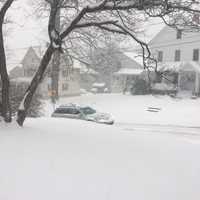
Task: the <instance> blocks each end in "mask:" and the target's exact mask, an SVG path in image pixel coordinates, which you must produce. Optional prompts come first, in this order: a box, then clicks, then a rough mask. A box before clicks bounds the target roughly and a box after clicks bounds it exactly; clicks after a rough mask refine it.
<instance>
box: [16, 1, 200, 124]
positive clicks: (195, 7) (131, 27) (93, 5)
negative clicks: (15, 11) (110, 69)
mask: <svg viewBox="0 0 200 200" xmlns="http://www.w3.org/2000/svg"><path fill="white" fill-rule="evenodd" d="M46 3H47V4H48V5H49V11H50V14H49V23H48V32H49V39H50V44H49V46H48V48H47V50H46V52H45V54H44V56H43V58H42V60H41V63H40V66H39V68H38V71H37V73H36V74H35V76H34V78H33V80H32V82H31V84H30V86H29V88H28V89H27V91H26V93H25V96H24V99H23V101H22V102H21V106H20V108H19V111H18V116H17V122H18V124H19V125H20V126H22V125H23V123H24V120H25V118H26V113H27V109H28V108H29V106H30V102H31V100H32V96H33V94H34V93H35V91H36V89H37V87H38V85H39V83H40V82H41V81H42V78H43V75H44V72H45V70H46V68H47V66H48V63H49V62H50V60H51V57H52V55H53V53H54V52H55V51H57V50H59V51H60V52H62V50H63V48H62V45H63V44H64V43H66V42H67V41H68V39H69V38H70V37H72V36H77V35H78V36H79V35H81V31H80V30H82V29H83V30H84V29H90V34H91V36H92V35H93V34H94V35H95V32H97V31H99V30H101V31H106V32H109V33H112V34H121V35H124V36H129V37H131V38H132V39H134V40H135V41H136V42H137V43H139V44H140V46H141V48H142V52H143V54H142V56H143V65H144V68H147V69H148V68H149V67H152V66H149V65H148V63H150V62H149V60H152V61H154V58H153V57H152V56H151V52H150V50H149V48H148V45H147V44H146V43H145V42H143V41H141V40H140V39H138V38H137V35H136V32H135V27H136V26H137V23H138V21H140V19H141V18H142V17H143V16H145V17H159V18H162V19H163V21H164V22H166V23H167V24H170V25H174V26H175V25H176V21H175V22H173V21H172V19H174V18H175V17H176V16H178V15H179V14H182V15H187V16H188V19H190V18H189V16H191V17H192V16H194V14H199V13H200V9H199V0H46ZM58 10H60V11H61V13H62V16H63V19H62V22H63V23H62V24H61V29H60V31H57V30H56V15H57V12H58ZM187 23H189V21H188V22H187ZM151 63H154V62H151ZM154 65H155V66H154V67H155V68H156V62H155V63H154Z"/></svg>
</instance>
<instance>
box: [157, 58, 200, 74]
mask: <svg viewBox="0 0 200 200" xmlns="http://www.w3.org/2000/svg"><path fill="white" fill-rule="evenodd" d="M158 71H173V72H179V71H196V72H199V73H200V65H199V64H198V63H197V62H194V61H188V62H165V63H158Z"/></svg>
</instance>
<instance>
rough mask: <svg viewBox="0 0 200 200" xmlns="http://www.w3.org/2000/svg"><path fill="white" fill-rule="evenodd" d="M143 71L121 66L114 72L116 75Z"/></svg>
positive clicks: (135, 73) (134, 73)
mask: <svg viewBox="0 0 200 200" xmlns="http://www.w3.org/2000/svg"><path fill="white" fill-rule="evenodd" d="M142 72H143V69H130V68H122V69H120V70H119V71H118V72H116V73H115V74H116V75H139V74H141V73H142Z"/></svg>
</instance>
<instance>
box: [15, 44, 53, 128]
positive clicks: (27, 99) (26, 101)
mask: <svg viewBox="0 0 200 200" xmlns="http://www.w3.org/2000/svg"><path fill="white" fill-rule="evenodd" d="M54 51H55V49H54V48H53V47H52V45H50V46H49V47H48V48H47V50H46V52H45V54H44V56H43V58H42V60H41V63H40V66H39V68H38V70H37V72H36V74H35V76H34V77H33V80H32V81H31V84H30V86H29V87H28V89H27V90H26V93H25V95H24V98H23V100H22V102H21V104H20V107H19V109H18V113H17V123H18V124H19V125H20V126H23V123H24V120H25V119H26V115H27V110H28V109H29V107H30V103H31V100H32V98H33V95H34V93H35V91H36V89H37V88H38V85H39V84H40V82H41V81H42V79H43V76H44V72H45V71H46V69H47V66H48V64H49V62H50V60H51V57H52V55H53V53H54Z"/></svg>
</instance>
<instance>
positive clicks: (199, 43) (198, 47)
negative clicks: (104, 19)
mask: <svg viewBox="0 0 200 200" xmlns="http://www.w3.org/2000/svg"><path fill="white" fill-rule="evenodd" d="M149 46H150V49H151V52H152V54H153V55H154V57H155V58H157V61H158V70H159V71H162V72H170V73H173V74H174V75H176V76H177V86H178V90H179V91H182V90H186V91H189V92H192V93H195V94H198V95H199V94H200V55H199V54H200V32H183V31H181V30H175V29H172V28H170V27H168V26H166V27H164V28H163V29H162V30H161V31H160V32H159V33H158V34H157V35H156V36H155V37H154V38H153V39H152V40H151V41H150V42H149ZM165 82H166V80H165ZM175 82H176V80H175Z"/></svg>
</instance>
